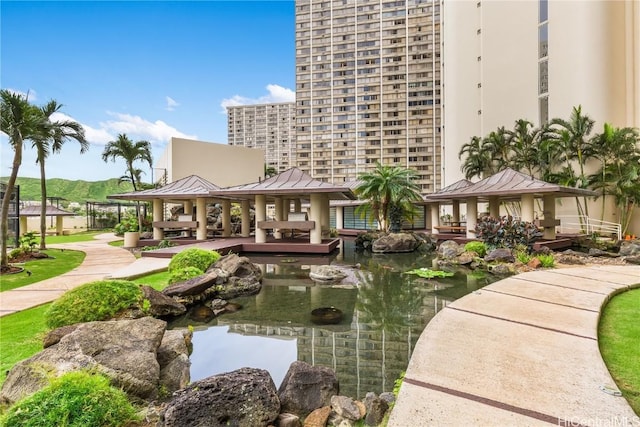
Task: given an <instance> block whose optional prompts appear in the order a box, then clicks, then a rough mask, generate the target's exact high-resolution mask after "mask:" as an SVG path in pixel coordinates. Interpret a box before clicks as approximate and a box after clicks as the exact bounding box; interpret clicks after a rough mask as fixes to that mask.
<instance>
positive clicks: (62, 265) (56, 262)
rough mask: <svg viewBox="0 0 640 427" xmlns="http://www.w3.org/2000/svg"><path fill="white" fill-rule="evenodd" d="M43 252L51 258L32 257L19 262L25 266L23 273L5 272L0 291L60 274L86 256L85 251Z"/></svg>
mask: <svg viewBox="0 0 640 427" xmlns="http://www.w3.org/2000/svg"><path fill="white" fill-rule="evenodd" d="M42 253H45V254H47V255H48V256H49V258H42V259H32V260H30V261H27V262H25V263H24V264H22V263H20V264H18V265H19V266H20V267H22V268H24V271H22V272H21V273H13V274H3V275H2V280H0V292H4V291H8V290H10V289H16V288H19V287H22V286H26V285H30V284H32V283H35V282H39V281H41V280H46V279H49V278H51V277H56V276H59V275H61V274H64V273H66V272H68V271H71V270H73V269H74V268H76V267H78V266H79V265H80V264H82V261H84V258H85V253H84V252H80V251H72V250H64V251H61V250H60V249H47V250H44V251H42Z"/></svg>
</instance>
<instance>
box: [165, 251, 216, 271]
mask: <svg viewBox="0 0 640 427" xmlns="http://www.w3.org/2000/svg"><path fill="white" fill-rule="evenodd" d="M218 259H220V254H219V253H218V252H216V251H208V250H206V249H200V248H190V249H185V250H184V251H182V252H178V253H177V254H175V255H174V256H173V258H171V262H169V272H170V273H173V272H174V271H177V270H182V269H183V268H185V267H196V268H198V269H200V270H201V271H207V268H209V266H210V265H211V264H213V263H214V262H216V261H217V260H218Z"/></svg>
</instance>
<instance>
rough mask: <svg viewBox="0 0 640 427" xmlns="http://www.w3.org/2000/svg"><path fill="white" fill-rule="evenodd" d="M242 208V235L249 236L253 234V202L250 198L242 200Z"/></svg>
mask: <svg viewBox="0 0 640 427" xmlns="http://www.w3.org/2000/svg"><path fill="white" fill-rule="evenodd" d="M240 209H241V211H242V220H241V221H242V223H241V224H240V227H241V234H242V237H249V235H250V234H251V212H250V210H251V204H250V203H249V201H248V200H243V201H242V202H240Z"/></svg>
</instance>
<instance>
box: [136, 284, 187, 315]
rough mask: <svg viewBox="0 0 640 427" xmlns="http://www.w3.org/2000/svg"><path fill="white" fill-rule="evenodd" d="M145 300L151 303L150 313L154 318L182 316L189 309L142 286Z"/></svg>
mask: <svg viewBox="0 0 640 427" xmlns="http://www.w3.org/2000/svg"><path fill="white" fill-rule="evenodd" d="M140 288H141V290H142V295H143V298H144V299H145V300H147V301H149V310H148V313H149V314H150V315H151V316H153V317H166V316H180V315H181V314H184V313H186V311H187V308H186V307H185V306H184V305H183V304H180V303H179V302H177V301H176V300H174V299H173V298H171V297H169V296H167V295H165V294H163V293H162V292H159V291H156V290H155V289H153V288H152V287H150V286H141V287H140Z"/></svg>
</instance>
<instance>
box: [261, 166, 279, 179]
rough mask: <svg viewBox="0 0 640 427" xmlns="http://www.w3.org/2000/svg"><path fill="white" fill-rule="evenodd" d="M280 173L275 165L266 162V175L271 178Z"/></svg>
mask: <svg viewBox="0 0 640 427" xmlns="http://www.w3.org/2000/svg"><path fill="white" fill-rule="evenodd" d="M277 174H278V171H277V170H276V168H274V167H273V166H269V165H267V164H266V163H265V164H264V177H265V178H271V177H272V176H275V175H277Z"/></svg>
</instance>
